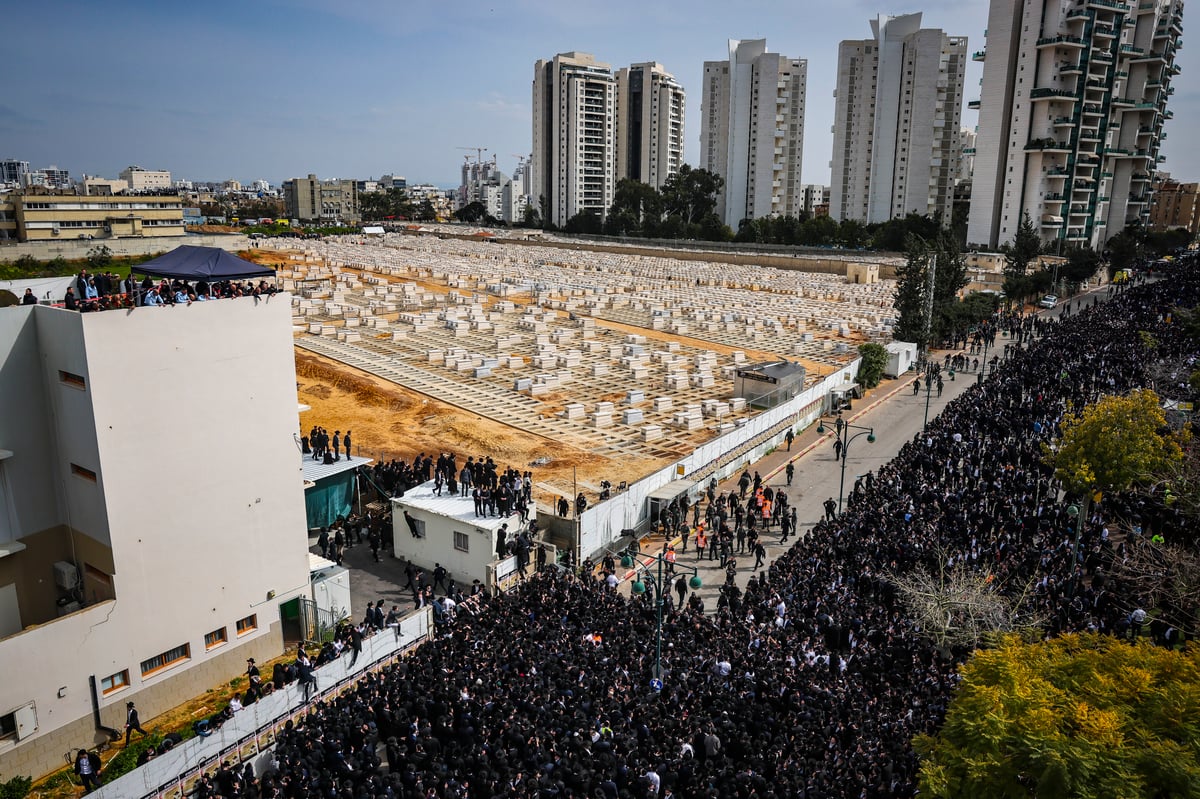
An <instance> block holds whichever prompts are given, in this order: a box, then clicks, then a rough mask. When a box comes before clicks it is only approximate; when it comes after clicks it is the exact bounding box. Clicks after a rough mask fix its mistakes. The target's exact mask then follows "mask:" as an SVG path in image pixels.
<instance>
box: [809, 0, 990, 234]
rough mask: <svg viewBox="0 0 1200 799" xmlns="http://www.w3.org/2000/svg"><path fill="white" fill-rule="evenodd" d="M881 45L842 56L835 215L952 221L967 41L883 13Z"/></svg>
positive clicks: (877, 28)
mask: <svg viewBox="0 0 1200 799" xmlns="http://www.w3.org/2000/svg"><path fill="white" fill-rule="evenodd" d="M871 33H872V38H870V39H864V40H846V41H843V42H842V43H841V45H840V47H839V48H838V85H837V90H836V91H835V92H834V96H835V97H836V98H837V101H836V103H835V111H834V124H833V160H832V161H831V162H830V164H829V165H830V168H831V181H830V182H831V186H830V216H832V217H833V218H834V219H837V220H842V219H856V220H858V221H860V222H866V223H876V222H886V221H888V220H889V219H892V218H894V217H898V216H906V215H908V214H927V215H929V216H940V217H941V218H942V219H943V220H945V221H946V222H947V223H948V222H949V220H950V211H951V202H952V200H953V194H954V179H955V176H956V174H957V172H958V162H957V157H958V147H959V142H958V130H959V122H960V119H961V115H962V94H963V80H964V78H965V76H966V68H967V39H966V37H964V36H947V35H946V34H945V33H943V32H942V31H941V30H939V29H937V28H922V27H921V15H920V14H919V13H918V14H904V15H902V16H898V17H888V16H883V15H880V16H879V17H877V18H876V19H873V20H871Z"/></svg>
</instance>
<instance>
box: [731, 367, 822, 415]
mask: <svg viewBox="0 0 1200 799" xmlns="http://www.w3.org/2000/svg"><path fill="white" fill-rule="evenodd" d="M804 375H805V369H804V366H803V365H802V364H799V363H795V362H793V361H768V362H764V363H756V364H751V365H749V366H743V367H741V368H740V369H738V370H737V371H736V372H734V383H733V396H735V397H742V398H744V399H745V400H746V404H747V405H749V406H751V407H752V408H756V409H758V410H766V409H768V408H774V407H775V406H776V405H782V404H783V403H785V402H787V401H789V400H791V399H794V398H795V397H796V396H797V395H799V394H800V392H802V391H804Z"/></svg>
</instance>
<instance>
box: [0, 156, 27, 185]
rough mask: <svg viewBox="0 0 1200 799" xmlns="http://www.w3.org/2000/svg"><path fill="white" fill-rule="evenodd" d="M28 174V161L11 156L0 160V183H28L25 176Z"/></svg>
mask: <svg viewBox="0 0 1200 799" xmlns="http://www.w3.org/2000/svg"><path fill="white" fill-rule="evenodd" d="M28 174H29V162H28V161H18V160H16V159H13V158H6V159H3V160H0V185H8V186H25V185H28V184H27V182H26V178H25V176H26V175H28Z"/></svg>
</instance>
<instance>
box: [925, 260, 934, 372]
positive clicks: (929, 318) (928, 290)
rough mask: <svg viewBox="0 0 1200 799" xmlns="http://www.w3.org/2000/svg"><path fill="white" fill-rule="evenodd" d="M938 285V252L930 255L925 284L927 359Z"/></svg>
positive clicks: (930, 344)
mask: <svg viewBox="0 0 1200 799" xmlns="http://www.w3.org/2000/svg"><path fill="white" fill-rule="evenodd" d="M936 285H937V252H936V251H935V252H934V253H933V254H932V255H930V256H929V275H928V277H927V278H926V285H925V360H927V361H928V360H929V351H930V350H931V349H933V346H932V345H933V342H932V341H931V340H930V338H931V337H932V335H933V291H934V287H935V286H936Z"/></svg>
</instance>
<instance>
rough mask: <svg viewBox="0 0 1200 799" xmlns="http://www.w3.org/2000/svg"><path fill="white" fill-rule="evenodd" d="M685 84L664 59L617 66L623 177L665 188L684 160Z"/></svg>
mask: <svg viewBox="0 0 1200 799" xmlns="http://www.w3.org/2000/svg"><path fill="white" fill-rule="evenodd" d="M685 109H686V97H685V93H684V91H683V87H682V86H680V85H679V82H678V81H676V80H675V77H674V76H673V75H671V74H670V73H669V72H667V71H666V68H665V67H663V65H662V64H659V63H656V62H647V63H642V64H633V65H632V66H629V67H625V68H624V69H621V70H620V71H618V72H617V94H616V119H617V124H616V141H617V179H618V180H619V179H620V178H630V179H632V180H638V181H641V182H642V183H646V184H649V185H651V186H653V187H654V188H656V189H658V188H662V185H663V183H665V182H666V180H667V178H669V177H670V176H671V175H674V174H676V173H677V172H679V168H680V167H681V166H682V165H683V142H684V138H683V130H684V129H683V120H684V111H685Z"/></svg>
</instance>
